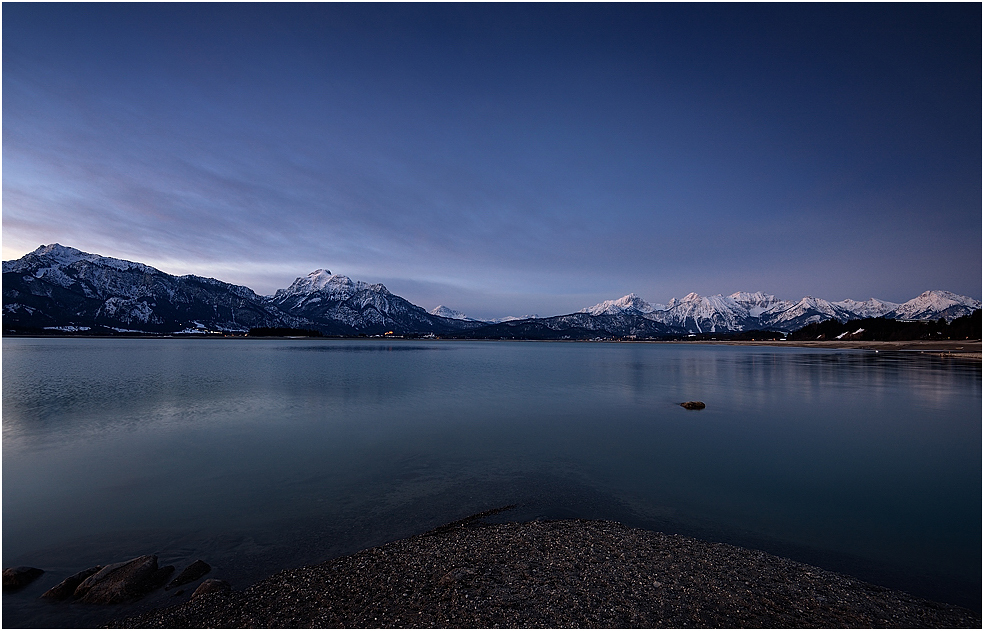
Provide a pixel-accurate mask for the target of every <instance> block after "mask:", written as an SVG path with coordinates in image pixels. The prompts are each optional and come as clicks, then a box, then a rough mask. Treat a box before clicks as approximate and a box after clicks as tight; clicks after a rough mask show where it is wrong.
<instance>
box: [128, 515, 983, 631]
mask: <svg viewBox="0 0 984 631" xmlns="http://www.w3.org/2000/svg"><path fill="white" fill-rule="evenodd" d="M492 512H496V511H487V512H486V513H481V514H479V515H476V516H473V517H471V518H467V519H464V520H461V521H458V522H453V523H451V524H448V525H446V526H442V527H440V528H437V529H435V530H432V531H429V532H426V533H423V534H420V535H416V536H413V537H410V538H407V539H402V540H399V541H394V542H392V543H388V544H385V545H382V546H378V547H374V548H369V549H366V550H362V551H360V552H357V553H355V554H352V555H348V556H343V557H339V558H336V559H332V560H329V561H326V562H324V563H321V564H318V565H311V566H306V567H300V568H295V569H288V570H283V571H281V572H278V573H277V574H274V575H272V576H270V577H268V578H266V579H264V580H261V581H259V582H258V583H255V584H253V585H252V586H250V587H248V588H246V589H245V590H242V591H232V592H224V593H211V594H205V595H202V596H200V597H198V598H195V599H194V600H192V601H189V602H186V603H183V604H178V605H173V606H170V607H167V608H164V609H158V610H154V611H150V612H147V613H144V614H141V615H138V616H134V617H131V618H126V619H123V620H117V621H115V622H113V623H112V624H111V625H110V626H111V627H120V628H202V627H219V628H230V627H231V628H271V627H294V628H299V627H315V628H319V627H320V628H327V627H359V628H383V627H393V628H434V627H443V628H455V627H461V628H493V627H511V628H517V627H537V628H561V627H596V628H602V627H612V628H681V627H703V628H738V627H760V628H794V627H827V628H829V627H836V628H871V627H894V628H933V627H940V628H980V626H981V617H980V615H979V614H978V613H975V612H972V611H970V610H967V609H964V608H961V607H957V606H954V605H948V604H943V603H935V602H932V601H928V600H925V599H922V598H918V597H915V596H911V595H909V594H906V593H904V592H899V591H895V590H890V589H888V588H884V587H879V586H876V585H871V584H869V583H864V582H862V581H860V580H857V579H854V578H851V577H849V576H845V575H842V574H837V573H834V572H829V571H826V570H823V569H820V568H817V567H813V566H810V565H806V564H803V563H798V562H794V561H791V560H789V559H784V558H782V557H777V556H774V555H771V554H768V553H765V552H761V551H757V550H749V549H745V548H739V547H736V546H731V545H727V544H721V543H709V542H706V541H701V540H697V539H692V538H688V537H682V536H678V535H665V534H662V533H658V532H653V531H647V530H641V529H637V528H629V527H626V526H623V525H621V524H619V523H617V522H609V521H586V520H577V519H572V520H557V521H533V522H525V523H517V522H507V523H483V522H480V521H478V520H479V519H480V518H481V517H484V516H487V515H489V514H490V513H492Z"/></svg>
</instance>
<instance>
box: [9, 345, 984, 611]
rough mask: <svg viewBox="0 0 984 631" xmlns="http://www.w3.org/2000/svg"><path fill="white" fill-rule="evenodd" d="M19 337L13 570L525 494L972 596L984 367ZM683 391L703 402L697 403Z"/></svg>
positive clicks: (370, 525) (281, 535)
mask: <svg viewBox="0 0 984 631" xmlns="http://www.w3.org/2000/svg"><path fill="white" fill-rule="evenodd" d="M3 344H4V360H5V362H4V379H3V412H4V423H3V429H4V439H3V440H4V445H3V455H4V460H3V469H4V470H3V474H4V476H3V485H4V488H3V491H4V495H3V502H4V535H3V536H4V554H5V555H10V558H11V559H16V560H17V562H30V561H31V560H32V555H34V556H35V557H36V555H38V554H40V553H39V552H38V551H39V550H43V549H52V550H53V549H64V548H65V546H68V545H69V544H71V542H73V541H78V540H82V539H91V540H96V539H98V538H99V537H105V536H113V535H114V533H115V534H116V536H117V538H120V537H123V534H122V533H124V532H132V531H136V530H138V529H144V530H145V531H147V532H162V531H165V530H167V531H175V532H178V533H184V534H183V535H182V536H190V535H189V534H188V533H200V534H201V537H204V539H205V540H211V539H210V537H216V536H219V535H220V534H221V535H222V536H232V535H233V534H234V533H239V534H238V535H236V536H241V537H246V538H250V537H252V538H255V537H257V536H259V535H258V534H257V533H261V532H262V533H266V535H264V536H267V537H268V538H269V539H270V540H271V541H279V542H281V543H280V544H278V545H283V546H286V547H287V548H288V549H296V550H304V549H307V548H305V545H308V544H304V545H301V544H300V543H298V542H309V544H310V546H313V547H314V548H315V549H317V550H319V551H320V552H318V553H314V552H312V553H311V554H312V555H314V557H315V558H309V557H306V556H304V555H303V554H302V553H301V552H297V553H296V559H297V562H299V563H300V562H311V561H314V560H318V558H321V557H318V554H322V555H323V554H325V550H326V548H325V547H324V545H325V544H323V543H318V542H323V541H324V538H325V537H327V535H326V534H325V532H327V531H330V532H331V535H330V538H331V539H332V541H335V542H336V543H332V544H330V545H329V548H330V549H332V550H335V551H336V553H342V552H344V551H351V550H350V549H349V548H351V547H352V546H357V545H372V544H373V543H381V542H383V541H387V540H391V539H392V538H394V537H396V536H406V535H408V534H411V533H413V532H418V531H421V530H425V529H427V528H430V527H433V526H435V525H438V524H439V523H443V522H446V521H451V520H453V519H456V518H460V517H461V516H463V515H465V514H469V513H471V512H478V511H480V510H484V509H487V508H489V507H491V506H498V505H503V504H510V503H519V504H521V506H522V508H521V509H519V510H518V512H517V513H516V515H518V516H519V517H517V518H531V517H535V516H538V515H539V516H558V517H559V516H565V517H571V516H581V517H589V518H610V519H612V518H614V519H619V520H622V521H625V522H627V523H632V524H635V525H640V526H644V527H651V528H659V529H666V530H672V531H675V532H683V533H686V534H694V535H698V536H705V537H707V538H713V539H718V540H725V541H731V542H735V543H739V544H748V545H753V544H754V545H757V546H759V547H766V548H770V546H771V549H774V550H775V551H778V552H783V553H787V554H791V555H794V554H798V555H800V557H801V558H803V560H807V561H814V562H820V561H823V562H828V561H829V563H828V565H829V564H833V565H835V566H836V568H835V569H841V570H842V571H852V572H857V573H862V574H863V573H864V572H867V573H868V574H865V577H866V578H867V579H868V580H876V581H879V580H880V582H889V581H890V580H892V576H896V577H897V576H898V575H899V574H900V573H901V574H903V575H905V574H906V573H907V572H908V575H911V576H909V578H908V579H906V580H909V581H910V582H909V583H904V586H905V587H907V588H909V589H917V588H919V586H920V585H922V586H923V587H926V585H927V581H929V582H930V583H934V584H946V585H948V586H947V587H946V588H945V589H948V590H950V592H948V593H954V589H956V590H957V591H959V590H963V592H961V593H975V591H976V593H977V594H979V593H980V590H979V582H976V583H975V581H979V569H980V568H979V563H978V564H977V566H976V567H975V568H971V570H972V571H971V572H970V573H968V571H967V567H966V559H967V558H968V556H969V557H970V558H977V559H979V557H980V508H981V505H980V488H981V487H980V482H981V478H980V470H981V455H980V450H979V445H980V441H981V425H980V414H981V387H980V386H981V367H980V363H975V362H952V361H943V360H940V359H938V358H924V357H913V356H905V357H903V356H901V355H890V354H885V353H879V354H874V353H866V352H858V351H836V352H828V351H820V350H813V349H764V348H761V347H723V346H708V345H654V344H576V343H501V342H431V343H420V342H415V341H414V342H411V341H406V342H391V341H379V342H378V343H376V342H365V341H358V342H356V341H352V342H347V341H312V340H290V341H279V340H268V341H267V340H264V341H255V340H253V341H228V340H192V341H181V340H54V339H50V340H4V342H3ZM396 351H400V352H396ZM411 351H412V352H411ZM425 351H426V352H425ZM430 351H444V352H430ZM690 399H700V400H703V401H705V402H706V403H707V405H708V407H707V409H705V410H702V411H700V412H689V411H686V410H683V409H682V408H680V406H679V405H678V404H679V403H680V402H681V401H685V400H690ZM326 529H327V530H326ZM196 536H198V535H196ZM138 539H139V537H138ZM288 541H290V542H292V543H291V544H290V545H289V546H287V544H286V543H285V542H288ZM331 546H335V547H331ZM346 546H348V547H346ZM205 552H209V553H210V554H212V555H218V554H219V552H218V551H217V550H214V549H213V550H208V549H206V550H205ZM203 553H204V552H203ZM811 555H812V556H811ZM974 555H976V557H975V556H974ZM292 558H294V557H292ZM844 559H853V561H844ZM99 561H100V559H93V560H92V562H93V563H95V562H99ZM102 561H105V559H102ZM838 564H839V565H838ZM270 569H273V568H270ZM916 574H925V575H926V576H931V577H932V578H931V579H925V578H924V579H917V578H913V576H915V575H916ZM940 577H942V579H941V578H940ZM910 579H911V580H910ZM920 580H922V581H923V582H922V583H920V582H919V581H920ZM912 581H915V582H914V583H913V582H912ZM947 581H949V583H947ZM910 583H911V584H910ZM913 585H914V586H915V587H913ZM954 585H957V587H956V588H954V587H953V586H954ZM960 585H963V587H960ZM968 585H969V587H968ZM930 587H932V585H930ZM941 589H942V588H941Z"/></svg>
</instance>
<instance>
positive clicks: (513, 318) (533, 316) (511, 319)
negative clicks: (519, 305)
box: [485, 313, 540, 324]
mask: <svg viewBox="0 0 984 631" xmlns="http://www.w3.org/2000/svg"><path fill="white" fill-rule="evenodd" d="M539 317H540V316H538V315H537V314H535V313H531V314H527V315H521V316H506V317H504V318H492V319H491V320H485V322H487V323H489V324H500V323H502V322H517V321H519V320H536V319H537V318H539Z"/></svg>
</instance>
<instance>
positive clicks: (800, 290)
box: [3, 3, 982, 317]
mask: <svg viewBox="0 0 984 631" xmlns="http://www.w3.org/2000/svg"><path fill="white" fill-rule="evenodd" d="M3 18H4V19H3V258H4V260H9V259H12V258H17V257H19V256H21V255H23V254H24V253H26V252H28V251H31V250H33V249H34V248H36V247H37V246H38V245H40V244H47V243H53V242H59V243H62V244H63V245H69V246H73V247H77V248H79V249H82V250H85V251H88V252H95V253H99V254H104V255H108V256H115V257H119V258H126V259H130V260H137V261H141V262H144V263H148V264H150V265H154V266H156V267H158V268H160V269H162V270H164V271H167V272H171V273H175V274H183V273H197V274H201V275H206V276H214V277H216V278H220V279H222V280H225V281H228V282H234V283H239V284H244V285H247V286H249V287H251V288H253V289H254V290H256V291H257V292H259V293H264V294H265V293H272V292H273V291H274V290H275V289H277V288H279V287H285V286H287V285H288V284H289V283H290V282H291V281H292V280H293V279H294V278H295V277H296V276H300V275H303V274H306V273H307V272H309V271H311V270H313V269H316V268H322V267H323V268H328V269H330V270H332V271H333V272H336V273H343V274H346V275H348V276H351V277H353V278H357V279H361V280H366V281H371V282H382V283H385V284H386V285H387V287H388V288H389V289H390V290H391V291H393V292H394V293H397V294H400V295H402V296H404V297H406V298H407V299H409V300H411V301H412V302H415V303H416V304H419V305H421V306H423V307H425V308H428V309H430V308H432V307H434V306H436V305H437V304H445V305H447V306H450V307H453V308H456V309H459V310H462V311H464V312H465V313H468V314H469V315H473V316H477V317H496V316H504V315H510V314H514V315H522V314H527V313H539V314H540V315H551V314H557V313H567V312H570V311H575V310H577V309H580V308H582V307H585V306H588V305H591V304H594V303H596V302H599V301H601V300H603V299H609V298H618V297H620V296H622V295H624V294H626V293H629V292H635V293H637V294H639V295H640V296H642V297H643V298H645V299H647V300H650V301H654V302H666V301H668V300H669V299H670V298H671V297H673V296H677V297H680V296H683V295H685V294H686V293H688V292H691V291H696V292H698V293H701V294H705V295H706V294H715V293H725V294H727V293H731V292H734V291H738V290H743V291H759V290H761V291H766V292H768V293H774V294H776V295H777V296H779V297H781V298H787V299H798V298H800V297H802V296H804V295H807V294H810V295H815V296H821V297H825V298H829V299H832V300H840V299H843V298H855V299H865V298H868V297H871V296H875V297H878V298H882V299H886V300H895V301H903V300H907V299H909V298H912V297H914V296H916V295H917V294H919V293H920V292H922V291H924V290H926V289H946V290H950V291H955V292H957V293H961V294H966V295H970V296H973V297H977V298H979V297H980V295H981V282H982V281H981V217H982V214H981V198H982V197H981V144H980V143H981V140H980V139H981V52H980V51H981V29H980V20H981V6H980V5H979V4H950V5H921V4H920V5H913V4H903V5H896V4H890V5H889V4H876V5H861V4H823V5H803V4H794V5H783V4H763V5H732V4H725V5H720V4H713V5H705V4H698V5H664V4H619V5H595V4H591V5H585V4H577V5H567V4H548V5H526V4H501V5H477V4H465V5H455V4H429V5H400V4H382V5H373V4H356V5H336V4H300V5H283V4H272V5H270V4H245V5H237V4H225V3H223V4H214V5H205V4H160V5H158V4H115V3H111V4H100V5H94V4H57V5H54V4H33V3H28V4H10V3H5V4H4V5H3Z"/></svg>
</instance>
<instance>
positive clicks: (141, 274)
mask: <svg viewBox="0 0 984 631" xmlns="http://www.w3.org/2000/svg"><path fill="white" fill-rule="evenodd" d="M980 307H981V301H980V300H976V299H973V298H969V297H967V296H960V295H957V294H953V293H951V292H947V291H939V290H933V291H927V292H924V293H922V294H920V295H919V296H918V297H916V298H913V299H912V300H909V301H908V302H905V303H902V304H896V303H892V302H887V301H884V300H878V299H876V298H870V299H868V300H866V301H863V302H861V301H857V300H841V301H838V302H830V301H827V300H824V299H822V298H815V297H812V296H806V297H804V298H803V299H801V300H799V301H798V302H792V301H786V300H779V299H777V298H776V297H775V296H773V295H771V294H766V293H762V292H755V293H749V292H736V293H733V294H731V295H729V296H723V295H721V294H717V295H714V296H700V295H698V294H696V293H691V294H688V295H686V296H684V297H683V298H681V299H677V298H674V299H672V300H670V302H669V303H668V304H666V305H659V304H652V303H649V302H647V301H645V300H643V299H642V298H640V297H639V296H637V295H635V294H628V295H627V296H623V297H622V298H619V299H617V300H606V301H604V302H601V303H599V304H597V305H594V306H593V307H588V308H585V309H582V310H581V311H579V312H578V313H574V314H569V315H562V316H553V317H547V318H540V317H538V316H536V315H533V316H522V317H518V318H517V317H508V318H500V319H497V320H492V321H484V322H483V321H479V320H474V319H471V318H468V317H467V316H465V315H464V314H463V313H460V312H458V311H454V310H452V309H448V308H447V307H443V306H441V307H438V308H436V309H435V310H434V311H432V312H431V313H428V312H427V311H425V310H424V309H423V308H421V307H418V306H417V305H414V304H412V303H410V302H409V301H407V300H405V299H404V298H401V297H400V296H397V295H395V294H392V293H390V292H389V291H388V290H387V289H386V287H384V286H383V285H379V284H369V283H365V282H362V281H355V280H352V279H351V278H349V277H347V276H343V275H341V274H332V273H331V272H330V271H328V270H325V269H318V270H315V271H313V272H311V273H310V274H308V275H306V276H301V277H299V278H297V279H296V280H295V281H294V282H293V283H291V285H290V286H289V287H287V288H285V289H280V290H278V291H277V292H276V293H275V294H274V295H273V296H268V297H264V296H259V295H257V294H256V293H254V292H253V290H251V289H249V288H248V287H242V286H239V285H232V284H229V283H224V282H222V281H219V280H216V279H214V278H203V277H200V276H193V275H187V276H173V275H171V274H167V273H165V272H162V271H160V270H157V269H155V268H153V267H150V266H148V265H144V264H143V263H135V262H131V261H124V260H121V259H115V258H110V257H104V256H99V255H97V254H89V253H86V252H82V251H80V250H76V249H75V248H69V247H65V246H62V245H59V244H57V243H56V244H52V245H45V246H41V247H39V248H38V249H37V250H35V251H34V252H31V253H29V254H26V255H25V256H23V257H21V258H20V259H17V260H16V261H4V262H3V322H4V325H6V326H8V327H14V328H16V327H21V328H45V327H47V328H57V329H60V330H63V331H80V330H85V329H86V328H92V327H106V328H110V329H116V330H126V331H143V332H157V333H166V332H176V331H182V330H189V329H192V330H195V329H197V330H202V329H207V330H225V331H245V330H248V329H250V328H253V327H290V328H308V329H317V330H319V331H321V332H322V333H325V334H329V335H359V334H376V333H384V332H387V331H393V332H397V333H440V334H453V333H458V334H462V335H469V334H470V333H471V332H474V334H475V335H476V336H478V337H524V338H527V339H533V338H536V337H537V336H540V337H541V338H546V339H590V338H593V337H598V336H603V337H626V336H637V337H658V336H662V335H679V334H685V333H713V332H734V331H745V330H751V329H769V330H778V331H787V332H791V331H795V330H797V329H800V328H802V327H804V326H806V325H808V324H813V323H816V322H822V321H825V320H832V319H834V320H838V321H840V322H847V321H848V320H857V319H863V318H871V317H885V318H894V319H902V320H938V319H939V318H944V319H945V320H947V321H952V320H954V319H956V318H958V317H961V316H966V315H970V314H971V313H972V312H974V311H975V310H976V309H980Z"/></svg>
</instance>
